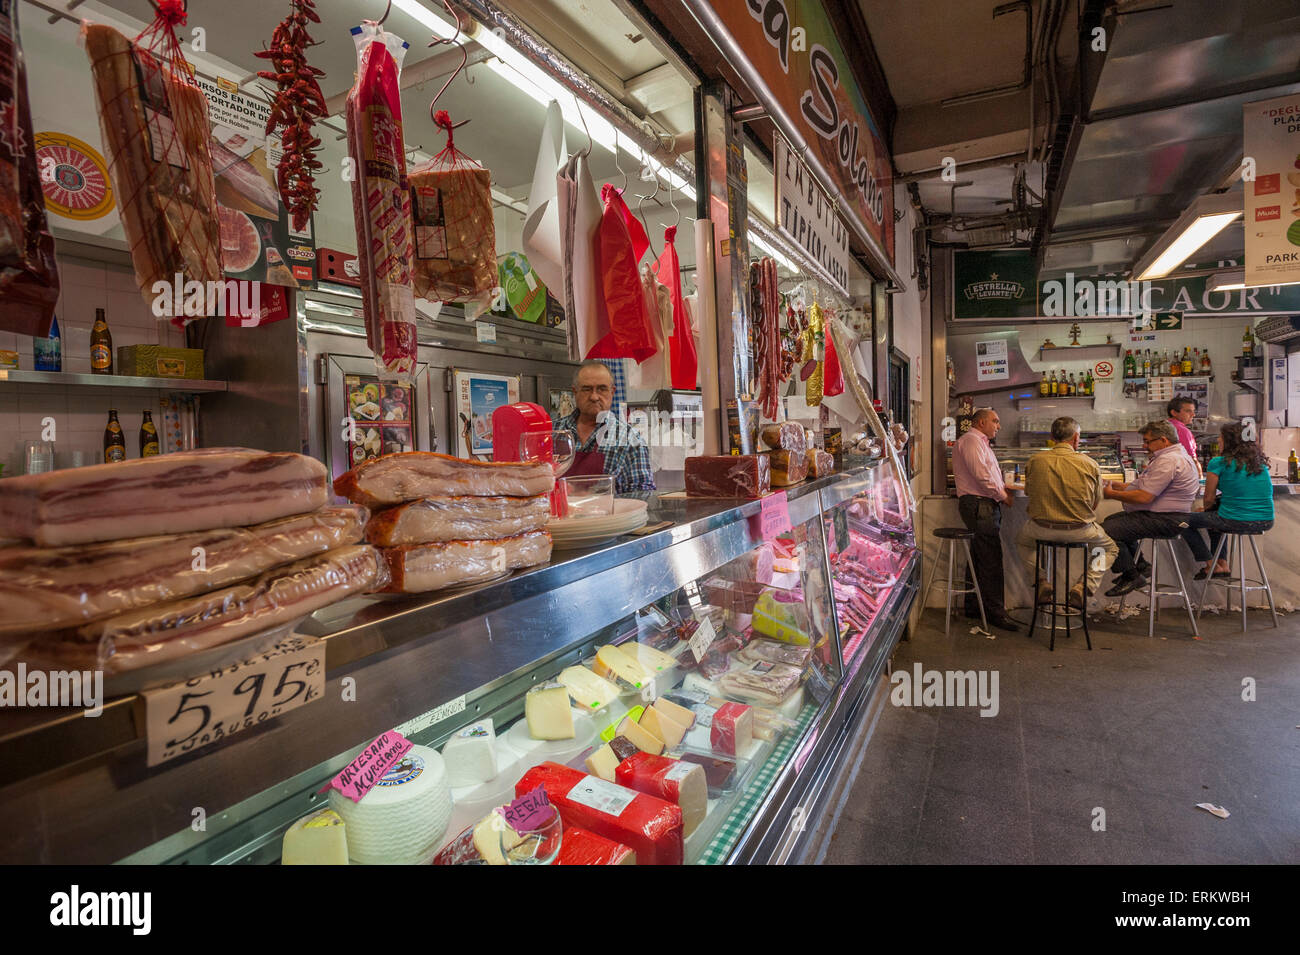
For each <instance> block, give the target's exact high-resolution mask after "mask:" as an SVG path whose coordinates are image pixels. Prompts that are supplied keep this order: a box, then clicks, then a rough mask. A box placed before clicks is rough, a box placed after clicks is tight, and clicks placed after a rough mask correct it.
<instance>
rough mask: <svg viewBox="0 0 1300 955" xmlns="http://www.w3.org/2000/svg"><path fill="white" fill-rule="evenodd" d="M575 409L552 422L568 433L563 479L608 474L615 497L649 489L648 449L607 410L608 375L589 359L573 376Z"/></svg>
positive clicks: (610, 379)
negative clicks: (570, 447)
mask: <svg viewBox="0 0 1300 955" xmlns="http://www.w3.org/2000/svg"><path fill="white" fill-rule="evenodd" d="M573 395H574V398H576V399H577V403H578V408H577V410H576V411H574V412H573V413H572V414H568V415H565V416H564V417H562V418H558V419H556V421H555V427H556V430H561V431H572V432H573V435H574V438H573V444H574V447H575V448H576V449H577V453H576V454H575V455H574V457H573V464H572V465H570V467H569V470H568V471H567V472H565V475H564V476H565V477H576V476H578V475H587V474H612V475H613V476H614V493H615V494H634V493H637V492H639V491H653V490H654V489H655V478H654V471H653V470H652V469H651V467H650V449H649V448H648V447H646V443H645V441H644V440H642V438H641V435H640V434H638V433H637V431H636V430H635V429H634V428H632V426H631V425H629V424H628V423H627V421H626V420H624V419H623V418H620V417H618V416H617V415H615V414H613V413H612V412H611V411H610V410H609V409H610V406H611V405H612V404H613V402H614V376H613V375H612V374H611V373H610V370H609V368H608V367H607V366H606V365H605V364H604V363H603V362H599V361H595V360H588V361H584V362H583V363H582V364H581V365H579V366H578V370H577V371H576V372H575V373H574V375H573Z"/></svg>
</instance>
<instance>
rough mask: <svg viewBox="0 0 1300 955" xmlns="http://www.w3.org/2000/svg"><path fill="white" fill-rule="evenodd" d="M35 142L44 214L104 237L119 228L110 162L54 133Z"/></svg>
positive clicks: (42, 134)
mask: <svg viewBox="0 0 1300 955" xmlns="http://www.w3.org/2000/svg"><path fill="white" fill-rule="evenodd" d="M35 139H36V160H37V165H38V167H39V168H40V170H41V191H42V192H43V193H44V195H45V211H46V212H49V213H53V214H54V215H56V216H62V217H63V218H64V219H71V220H73V221H74V222H76V223H78V225H79V227H80V228H81V230H82V231H84V232H93V233H96V234H102V233H104V232H107V231H108V230H109V229H111V228H112V227H113V226H115V225H117V223H118V218H117V216H115V215H111V213H112V212H113V210H114V208H115V207H116V202H115V200H114V198H113V184H112V183H111V182H110V181H109V178H108V163H106V162H105V161H104V157H103V156H101V155H100V154H99V151H98V150H97V149H95V147H94V146H91V145H90V144H89V143H84V142H82V141H81V140H80V139H77V138H76V137H75V136H69V135H68V134H67V133H61V132H56V131H52V130H46V131H43V132H38V133H36V135H35Z"/></svg>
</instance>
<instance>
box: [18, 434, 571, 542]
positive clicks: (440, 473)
mask: <svg viewBox="0 0 1300 955" xmlns="http://www.w3.org/2000/svg"><path fill="white" fill-rule="evenodd" d="M554 487H555V473H554V472H553V471H552V470H551V466H550V465H549V464H545V463H543V464H512V463H508V462H496V461H491V462H480V461H468V460H466V459H464V458H453V457H451V456H450V455H446V454H437V453H435V452H432V451H403V452H400V453H398V454H386V455H384V456H383V457H381V458H372V459H371V460H369V461H363V462H361V463H360V464H358V465H357V466H356V467H354V468H353V469H352V470H351V471H348V472H347V473H346V474H343V475H340V476H339V477H338V478H336V479H335V481H334V493H335V494H338V495H340V496H341V497H346V498H347V499H348V500H349V501H351V502H352V503H354V504H363V505H365V506H366V507H371V508H375V507H388V506H389V505H392V504H404V503H406V502H407V501H419V500H422V499H424V498H435V497H445V496H451V495H458V494H468V495H471V496H473V497H494V496H498V495H506V496H509V497H536V496H537V495H539V494H548V493H550V491H551V490H552V489H553V488H554ZM0 536H3V534H0Z"/></svg>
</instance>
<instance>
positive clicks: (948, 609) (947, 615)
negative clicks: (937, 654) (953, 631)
mask: <svg viewBox="0 0 1300 955" xmlns="http://www.w3.org/2000/svg"><path fill="white" fill-rule="evenodd" d="M962 543H965V541H963V542H962ZM956 559H957V548H956V547H950V548H948V594H947V596H945V597H944V599H943V635H944V636H945V637H947V636H948V630H949V628H950V627H951V626H952V565H953V561H955V560H956ZM963 596H964V595H963Z"/></svg>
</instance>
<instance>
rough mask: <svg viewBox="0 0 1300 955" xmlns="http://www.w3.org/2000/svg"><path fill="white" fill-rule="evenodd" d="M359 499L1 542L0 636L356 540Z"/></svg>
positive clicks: (144, 601)
mask: <svg viewBox="0 0 1300 955" xmlns="http://www.w3.org/2000/svg"><path fill="white" fill-rule="evenodd" d="M367 514H368V512H367V511H366V509H365V508H364V507H355V506H347V507H327V508H322V509H321V510H319V511H315V512H313V513H311V514H300V515H298V516H296V517H286V518H282V519H280V520H276V521H268V522H267V523H265V524H257V525H255V526H253V527H239V528H229V529H222V530H212V531H195V532H194V533H191V534H172V535H167V536H160V537H145V538H134V539H132V540H125V541H112V542H110V543H104V544H83V545H80V546H76V547H57V548H56V547H28V546H18V547H6V548H3V549H0V636H9V635H12V634H19V633H33V632H36V631H41V630H56V629H63V628H65V627H75V626H80V625H82V624H84V623H88V622H90V621H92V620H98V619H99V618H101V617H108V616H112V615H113V614H119V613H123V612H125V611H128V610H136V609H139V608H142V607H147V606H149V605H150V604H156V603H162V602H163V601H168V600H177V599H179V598H181V597H188V596H190V595H191V594H197V593H203V592H205V591H209V590H216V589H218V588H220V587H228V586H230V585H231V584H234V583H237V582H238V581H241V580H247V579H248V578H250V577H256V576H257V575H258V574H261V573H263V572H265V571H267V570H270V569H271V568H272V567H278V566H280V565H281V564H289V563H292V562H294V561H296V560H302V559H303V558H305V557H310V556H311V555H313V554H320V553H324V552H325V551H329V550H334V549H335V548H338V547H344V546H346V545H348V544H355V543H357V541H359V540H360V539H361V532H362V528H363V527H364V525H365V522H366V517H367Z"/></svg>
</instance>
